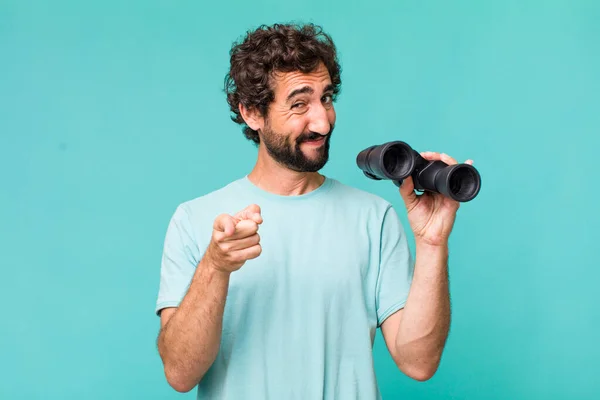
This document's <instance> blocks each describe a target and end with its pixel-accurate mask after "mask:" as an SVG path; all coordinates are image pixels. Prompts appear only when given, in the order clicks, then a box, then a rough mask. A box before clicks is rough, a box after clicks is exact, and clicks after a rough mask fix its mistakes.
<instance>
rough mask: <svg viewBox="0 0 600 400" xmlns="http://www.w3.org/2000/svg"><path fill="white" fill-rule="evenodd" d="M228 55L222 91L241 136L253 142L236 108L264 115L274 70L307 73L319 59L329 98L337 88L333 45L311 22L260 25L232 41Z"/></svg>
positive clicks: (252, 133)
mask: <svg viewBox="0 0 600 400" xmlns="http://www.w3.org/2000/svg"><path fill="white" fill-rule="evenodd" d="M229 54H230V70H229V72H228V73H227V75H226V77H225V93H226V94H227V103H228V104H229V108H230V110H231V113H232V115H231V119H232V120H233V121H234V122H236V123H238V124H241V125H243V126H244V128H243V132H244V135H245V136H246V138H247V139H248V140H251V141H253V142H254V143H255V144H256V145H258V144H259V143H260V139H259V136H258V132H256V131H255V130H253V129H251V128H250V127H249V126H247V125H246V124H245V122H244V119H243V118H242V116H241V114H240V111H239V108H238V107H239V105H240V103H241V104H243V105H244V106H245V107H247V108H249V109H253V108H254V109H256V110H258V111H259V112H260V114H261V115H262V116H263V117H267V114H268V108H269V104H270V103H271V102H272V101H273V100H274V93H273V85H272V79H271V78H272V74H273V73H274V72H292V71H301V72H304V73H309V72H312V71H314V70H315V69H316V68H317V66H318V65H319V64H320V63H321V62H322V63H323V64H324V65H325V67H326V68H327V70H328V71H329V76H330V78H331V83H332V85H333V100H335V99H336V98H337V95H338V94H339V92H340V89H341V83H342V82H341V76H340V75H341V67H340V64H339V61H338V56H337V49H336V46H335V45H334V43H333V40H332V39H331V37H330V36H329V35H328V34H326V33H325V32H323V29H322V28H321V27H320V26H318V25H315V24H312V23H309V24H302V25H298V24H274V25H272V26H268V25H261V26H259V27H258V28H257V29H256V30H253V31H248V32H247V33H246V36H245V37H244V38H243V40H242V41H241V42H238V43H234V45H233V46H232V48H231V50H230V52H229Z"/></svg>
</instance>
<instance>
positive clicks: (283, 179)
mask: <svg viewBox="0 0 600 400" xmlns="http://www.w3.org/2000/svg"><path fill="white" fill-rule="evenodd" d="M264 153H265V151H264V149H262V146H260V147H259V150H258V158H257V160H256V164H255V165H254V168H253V169H252V171H251V172H250V173H249V174H248V179H250V181H251V182H252V183H253V184H254V185H256V186H258V187H259V188H261V189H263V190H265V191H267V192H271V193H274V194H278V195H282V196H298V195H301V194H305V193H309V192H312V191H313V190H315V189H317V188H318V187H319V186H321V185H322V184H323V182H324V180H325V177H324V176H323V175H321V174H320V173H318V172H297V171H292V170H291V169H289V168H286V167H284V166H283V165H281V164H279V163H277V162H276V161H275V160H273V159H272V158H271V157H270V156H269V155H268V154H264Z"/></svg>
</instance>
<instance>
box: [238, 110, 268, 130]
mask: <svg viewBox="0 0 600 400" xmlns="http://www.w3.org/2000/svg"><path fill="white" fill-rule="evenodd" d="M239 110H240V114H242V118H243V119H244V122H246V125H248V126H249V127H250V128H251V129H253V130H255V131H258V130H260V129H262V128H263V125H264V119H263V117H262V115H260V112H259V111H258V110H257V109H256V108H247V107H246V106H244V105H243V104H241V103H240V105H239Z"/></svg>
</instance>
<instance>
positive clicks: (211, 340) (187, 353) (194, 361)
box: [158, 260, 229, 392]
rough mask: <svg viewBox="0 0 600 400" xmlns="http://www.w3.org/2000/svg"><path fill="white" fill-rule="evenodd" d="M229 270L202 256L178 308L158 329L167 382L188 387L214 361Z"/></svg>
mask: <svg viewBox="0 0 600 400" xmlns="http://www.w3.org/2000/svg"><path fill="white" fill-rule="evenodd" d="M228 285H229V274H228V273H223V272H217V271H216V270H215V269H214V268H211V267H210V266H209V265H208V262H207V261H205V260H203V261H201V262H200V263H199V265H198V268H197V269H196V272H195V274H194V277H193V278H192V282H191V284H190V287H189V289H188V292H187V294H186V295H185V297H184V298H183V300H182V302H181V304H180V305H179V307H178V309H177V311H176V312H175V313H174V314H173V316H172V317H171V318H170V319H169V321H168V322H167V324H166V325H165V326H164V328H163V329H162V330H161V333H160V335H159V339H158V350H159V353H160V356H161V358H162V360H163V364H164V367H165V374H166V377H167V380H168V381H169V384H171V386H173V387H174V388H175V389H176V390H178V391H182V392H186V391H189V390H191V389H192V388H193V387H194V386H196V384H197V383H198V382H199V381H200V379H202V376H203V375H204V374H205V373H206V371H207V370H208V369H209V368H210V366H211V365H212V363H213V362H214V360H215V358H216V356H217V353H218V350H219V345H220V341H221V330H222V322H223V311H224V307H225V299H226V297H227V290H228Z"/></svg>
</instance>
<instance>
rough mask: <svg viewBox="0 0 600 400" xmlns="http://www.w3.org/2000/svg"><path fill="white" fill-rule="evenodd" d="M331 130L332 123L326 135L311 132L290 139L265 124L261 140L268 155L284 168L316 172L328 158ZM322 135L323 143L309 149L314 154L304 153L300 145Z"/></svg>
mask: <svg viewBox="0 0 600 400" xmlns="http://www.w3.org/2000/svg"><path fill="white" fill-rule="evenodd" d="M332 132H333V125H332V126H331V129H330V130H329V134H327V135H320V134H318V133H314V132H311V133H307V134H303V135H300V136H298V137H297V138H296V139H295V140H292V139H291V138H290V136H289V135H283V134H280V133H277V132H275V131H273V130H272V129H271V128H270V127H269V126H268V125H267V126H265V129H264V131H263V135H262V136H263V137H262V139H261V142H262V144H264V146H265V149H266V150H267V152H268V153H269V155H270V156H271V157H272V158H273V159H274V160H275V161H276V162H278V163H279V164H281V165H283V166H285V167H286V168H289V169H291V170H292V171H296V172H316V171H319V170H320V169H321V168H323V167H324V166H325V164H326V163H327V161H328V160H329V141H330V138H331V133H332ZM322 136H325V139H324V143H323V144H321V146H319V147H316V148H315V149H313V150H310V152H311V153H314V154H311V155H310V156H307V155H305V154H304V152H303V151H302V148H301V147H300V145H301V144H302V143H303V142H306V141H310V140H314V139H318V138H320V137H322Z"/></svg>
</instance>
